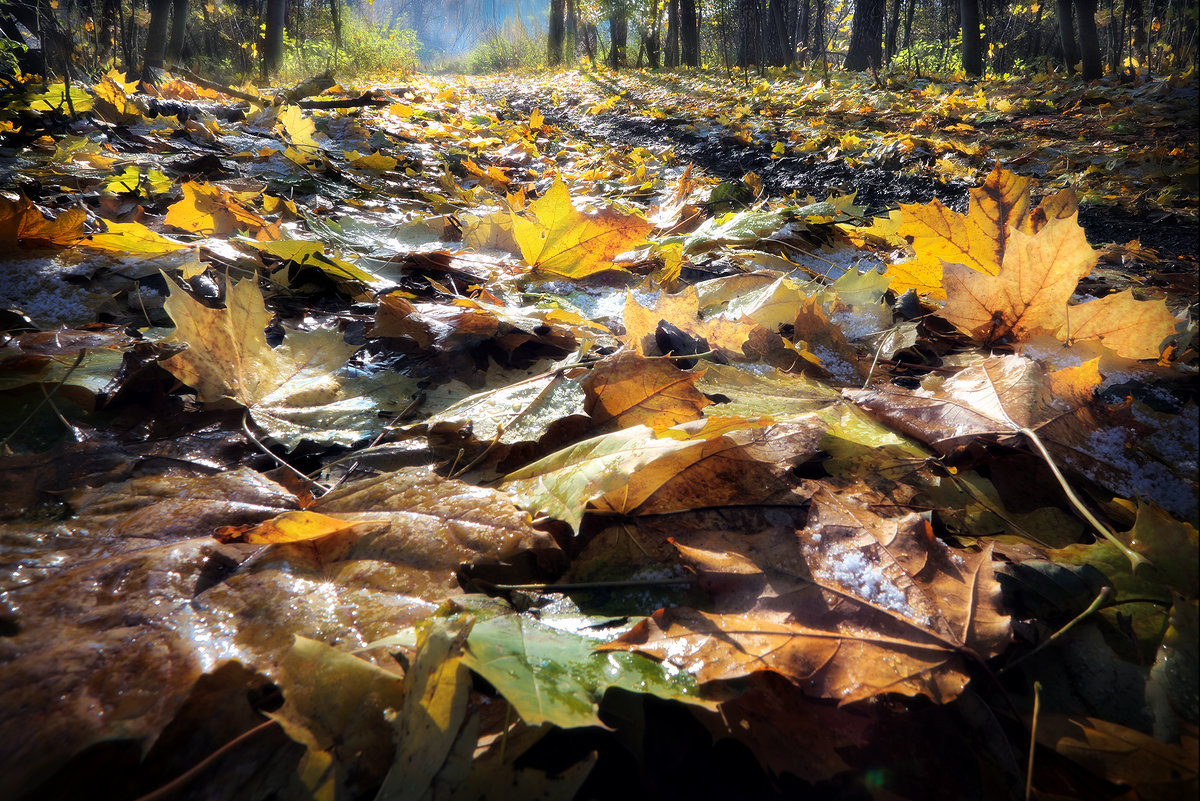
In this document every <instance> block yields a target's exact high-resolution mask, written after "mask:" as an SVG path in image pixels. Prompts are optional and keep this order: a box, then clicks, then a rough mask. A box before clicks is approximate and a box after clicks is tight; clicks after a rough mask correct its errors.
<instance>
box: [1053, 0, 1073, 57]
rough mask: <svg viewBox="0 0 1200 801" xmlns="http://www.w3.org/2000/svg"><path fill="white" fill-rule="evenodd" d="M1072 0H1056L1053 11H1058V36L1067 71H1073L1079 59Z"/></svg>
mask: <svg viewBox="0 0 1200 801" xmlns="http://www.w3.org/2000/svg"><path fill="white" fill-rule="evenodd" d="M1071 3H1072V0H1056V2H1055V11H1057V12H1058V38H1059V42H1060V44H1062V55H1063V61H1064V62H1066V65H1067V72H1068V73H1072V72H1074V71H1075V64H1076V63H1078V61H1079V46H1078V45H1076V44H1075V7H1074V6H1073V5H1072V4H1071Z"/></svg>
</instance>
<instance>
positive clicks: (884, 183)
mask: <svg viewBox="0 0 1200 801" xmlns="http://www.w3.org/2000/svg"><path fill="white" fill-rule="evenodd" d="M481 91H482V92H483V93H484V95H485V96H487V97H488V99H489V100H491V101H493V102H495V103H497V104H498V105H508V106H509V107H510V108H512V109H513V111H514V112H517V113H519V114H522V115H527V114H528V113H529V112H531V111H532V110H533V109H535V108H537V109H539V110H540V111H541V112H542V113H543V114H544V115H545V118H546V120H547V122H549V123H551V124H554V125H557V126H559V127H560V128H562V129H564V130H567V131H570V132H571V133H572V134H573V135H575V136H578V137H580V138H583V139H585V140H591V141H594V142H596V143H597V144H599V145H602V146H604V147H613V146H618V147H644V148H662V147H671V148H672V149H673V150H674V153H675V154H676V156H677V158H678V159H679V160H680V161H681V162H684V163H686V162H689V161H690V162H691V163H693V164H695V165H696V166H697V167H700V168H702V169H704V170H705V171H707V172H708V173H709V174H711V175H714V176H717V177H720V178H724V179H738V178H741V177H742V176H744V175H746V174H747V173H750V172H753V173H757V174H758V176H759V177H760V178H761V179H762V184H763V187H764V189H765V191H766V193H767V195H768V196H771V197H786V196H788V195H791V194H793V193H795V194H797V195H798V196H800V197H805V196H807V195H813V196H815V197H824V196H826V195H828V194H848V193H850V192H854V193H856V200H857V203H858V204H859V205H862V206H864V207H865V208H866V211H867V213H868V214H882V213H884V212H886V210H888V209H891V208H895V207H896V206H897V204H900V203H928V202H929V201H931V200H933V199H934V198H937V199H938V200H941V201H942V202H943V203H945V204H946V205H947V206H949V207H950V208H953V209H955V210H957V211H962V212H965V211H966V206H967V190H968V188H969V186H968V185H967V184H965V183H946V182H943V181H941V180H938V179H937V178H935V177H930V176H928V175H927V173H929V172H930V170H927V169H926V170H923V171H922V170H919V169H914V167H915V165H914V164H912V163H906V162H905V161H904V160H902V159H901V158H900V157H897V159H896V161H895V164H894V165H893V164H889V165H887V166H878V165H864V164H857V165H851V164H849V163H847V162H846V161H845V160H843V159H840V158H834V159H828V158H827V157H826V153H825V152H823V151H817V152H815V153H813V154H812V155H810V156H807V157H794V156H788V157H783V158H773V157H772V154H771V152H770V151H769V150H768V149H767V148H765V147H762V146H758V145H756V144H743V143H741V142H738V141H737V140H736V139H735V138H734V137H733V136H728V135H721V134H720V133H712V132H709V133H707V134H705V135H697V134H696V133H693V132H692V131H689V130H686V129H685V128H687V127H690V126H687V125H686V123H687V121H686V120H682V119H679V118H667V119H656V118H654V117H651V116H648V115H638V114H629V113H627V112H616V111H601V112H599V113H594V114H590V113H588V108H589V107H590V106H591V105H592V104H593V103H595V102H596V98H594V97H583V96H581V95H578V94H573V93H570V92H563V93H561V94H560V95H559V97H558V100H559V102H558V103H553V102H549V99H548V98H547V97H546V95H545V93H543V92H541V91H539V90H537V89H524V88H520V87H514V86H512V85H511V84H497V85H496V87H495V88H484V89H481ZM922 172H924V173H926V174H922ZM1079 219H1080V224H1081V225H1082V226H1083V228H1084V230H1085V231H1086V232H1087V236H1088V239H1089V240H1090V241H1091V242H1092V243H1093V244H1094V245H1096V246H1097V247H1099V246H1101V245H1104V244H1108V243H1116V244H1125V243H1127V242H1130V241H1131V240H1135V239H1136V240H1140V242H1141V245H1142V246H1143V247H1148V248H1153V249H1154V250H1155V251H1157V252H1158V255H1159V257H1160V260H1161V261H1160V262H1159V263H1158V264H1157V265H1155V264H1151V263H1145V264H1129V265H1126V266H1127V267H1128V268H1130V269H1131V270H1133V271H1135V272H1139V273H1142V272H1144V273H1149V272H1165V273H1168V274H1172V275H1175V274H1187V273H1191V272H1193V271H1195V269H1196V263H1197V250H1198V247H1197V235H1198V228H1197V223H1196V221H1195V220H1194V219H1188V218H1185V217H1182V216H1180V215H1177V214H1172V213H1169V212H1162V211H1145V212H1142V213H1138V214H1134V213H1130V212H1129V211H1126V210H1124V209H1121V208H1119V207H1116V206H1105V205H1085V206H1083V207H1082V208H1081V209H1080V214H1079Z"/></svg>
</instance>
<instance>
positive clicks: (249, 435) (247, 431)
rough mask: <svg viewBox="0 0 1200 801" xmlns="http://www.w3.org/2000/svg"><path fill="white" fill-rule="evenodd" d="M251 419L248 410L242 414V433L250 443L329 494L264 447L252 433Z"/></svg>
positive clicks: (322, 492)
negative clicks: (249, 421) (249, 422)
mask: <svg viewBox="0 0 1200 801" xmlns="http://www.w3.org/2000/svg"><path fill="white" fill-rule="evenodd" d="M249 419H250V410H249V409H247V410H246V411H245V412H244V413H243V414H242V431H243V432H244V433H245V434H246V437H247V438H249V440H250V442H251V443H253V444H254V446H255V447H256V448H258V449H259V450H260V451H262V452H263V453H265V454H266V455H267V456H270V457H271V458H272V459H274V460H275V461H276V462H278V463H279V466H280V467H286V468H287V469H288V470H291V471H292V472H293V473H295V474H296V475H297V476H299V477H300V478H301V479H302V480H304V481H307V482H308V483H309V484H312V485H313V486H314V487H316V488H317V489H319V490H321V494H322V495H324V494H325V493H327V492H329V488H328V487H326V486H325V485H324V484H322V483H321V482H319V481H317V480H316V479H312V478H309V477H308V476H306V475H304V474H303V473H301V472H300V471H299V470H297V469H296V468H295V467H292V465H290V464H288V463H287V462H285V461H284V460H283V459H280V458H279V457H278V456H276V455H275V454H274V453H272V452H271V449H270V448H268V447H267V446H266V445H263V444H262V443H261V442H259V441H258V438H257V437H255V436H254V435H253V434H252V433H250V426H249V425H247V421H248V420H249Z"/></svg>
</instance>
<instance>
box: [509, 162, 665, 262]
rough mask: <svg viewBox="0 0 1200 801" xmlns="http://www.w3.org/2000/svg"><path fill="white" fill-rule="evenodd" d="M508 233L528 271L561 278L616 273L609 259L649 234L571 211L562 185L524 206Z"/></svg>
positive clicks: (626, 220) (631, 219)
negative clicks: (523, 213) (607, 272)
mask: <svg viewBox="0 0 1200 801" xmlns="http://www.w3.org/2000/svg"><path fill="white" fill-rule="evenodd" d="M512 227H513V238H514V239H515V240H516V242H517V245H518V246H519V247H520V248H521V256H522V258H524V259H525V262H526V263H527V264H528V265H529V266H530V267H532V268H533V269H534V270H536V271H538V272H542V273H551V274H554V275H561V276H564V277H566V278H583V277H585V276H588V275H591V274H592V273H597V272H603V271H605V270H613V269H616V268H615V267H613V263H612V260H613V257H614V256H616V255H617V254H618V253H624V252H625V251H627V250H633V249H634V248H636V247H638V246H640V245H641V244H643V243H644V242H645V240H646V235H647V234H648V233H649V231H650V228H651V226H650V223H648V222H646V221H645V220H644V219H642V218H641V217H637V216H634V215H628V214H618V213H617V212H615V211H611V210H605V211H602V212H599V213H596V214H591V215H585V214H582V213H580V212H578V211H576V210H575V207H574V206H573V205H572V203H571V194H570V192H569V191H568V190H567V186H566V184H564V183H563V182H562V181H561V180H558V179H556V180H555V181H554V184H553V185H552V186H551V187H550V189H549V190H547V192H546V194H544V195H543V196H542V197H540V198H538V199H537V200H535V201H533V202H532V203H530V204H529V207H528V209H527V212H526V216H524V217H520V216H515V215H514V217H513V221H512Z"/></svg>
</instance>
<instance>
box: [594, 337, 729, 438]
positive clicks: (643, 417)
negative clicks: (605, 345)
mask: <svg viewBox="0 0 1200 801" xmlns="http://www.w3.org/2000/svg"><path fill="white" fill-rule="evenodd" d="M702 375H703V373H686V372H684V371H683V370H680V369H679V368H678V367H676V366H675V365H674V364H672V363H671V362H670V360H668V359H647V358H644V357H642V356H638V355H637V354H636V353H632V352H630V351H621V352H620V353H618V354H616V355H615V356H610V357H609V358H607V359H605V360H604V361H602V362H600V363H599V364H596V365H594V366H593V367H592V370H591V373H589V374H588V376H587V378H585V379H584V380H583V383H582V386H583V390H584V392H585V393H587V400H586V401H585V402H584V410H585V411H586V412H587V413H588V414H589V415H590V416H591V418H592V419H593V420H595V421H596V424H597V426H601V427H607V428H610V429H619V428H629V427H631V426H635V425H646V426H650V427H651V428H655V429H657V428H669V427H671V426H673V425H675V424H676V423H683V422H686V421H688V420H695V419H697V418H699V417H701V416H702V410H703V409H704V407H706V406H709V405H710V404H711V403H712V402H711V401H710V400H708V399H707V398H705V397H704V396H703V395H701V394H700V392H699V391H697V390H696V387H695V384H696V381H697V380H698V379H699V378H700V377H701V376H702Z"/></svg>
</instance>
